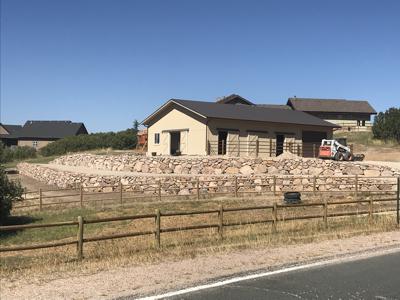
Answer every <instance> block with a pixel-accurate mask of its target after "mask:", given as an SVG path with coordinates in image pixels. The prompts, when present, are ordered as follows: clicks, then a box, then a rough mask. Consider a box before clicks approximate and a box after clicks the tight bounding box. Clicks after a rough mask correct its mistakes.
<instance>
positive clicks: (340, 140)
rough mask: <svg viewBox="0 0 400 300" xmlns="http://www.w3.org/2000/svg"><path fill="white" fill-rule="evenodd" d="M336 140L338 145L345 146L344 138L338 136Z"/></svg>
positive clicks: (345, 140)
mask: <svg viewBox="0 0 400 300" xmlns="http://www.w3.org/2000/svg"><path fill="white" fill-rule="evenodd" d="M336 140H337V142H338V143H339V144H340V145H343V146H345V147H347V139H346V138H338V139H336Z"/></svg>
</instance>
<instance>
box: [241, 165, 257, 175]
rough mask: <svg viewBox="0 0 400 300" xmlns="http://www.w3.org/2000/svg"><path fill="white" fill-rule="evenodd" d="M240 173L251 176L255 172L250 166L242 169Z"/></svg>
mask: <svg viewBox="0 0 400 300" xmlns="http://www.w3.org/2000/svg"><path fill="white" fill-rule="evenodd" d="M240 173H241V174H243V175H250V174H253V173H254V171H253V169H252V168H251V167H250V166H243V167H241V168H240Z"/></svg>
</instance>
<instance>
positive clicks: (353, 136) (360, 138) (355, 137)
mask: <svg viewBox="0 0 400 300" xmlns="http://www.w3.org/2000/svg"><path fill="white" fill-rule="evenodd" d="M333 137H334V138H347V143H348V144H355V145H356V144H357V145H363V146H385V147H399V144H398V143H396V142H394V141H386V142H385V141H384V140H380V139H375V138H374V136H373V134H372V132H334V134H333Z"/></svg>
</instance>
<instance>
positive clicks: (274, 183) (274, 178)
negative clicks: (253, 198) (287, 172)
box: [272, 175, 276, 196]
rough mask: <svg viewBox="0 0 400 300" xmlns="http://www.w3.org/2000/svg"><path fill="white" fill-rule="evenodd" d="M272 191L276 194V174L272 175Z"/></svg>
mask: <svg viewBox="0 0 400 300" xmlns="http://www.w3.org/2000/svg"><path fill="white" fill-rule="evenodd" d="M272 191H273V192H274V196H276V175H274V177H273V185H272Z"/></svg>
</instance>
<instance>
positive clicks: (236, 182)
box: [235, 176, 238, 198]
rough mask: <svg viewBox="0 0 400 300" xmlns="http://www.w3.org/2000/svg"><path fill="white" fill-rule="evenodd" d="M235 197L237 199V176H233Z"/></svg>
mask: <svg viewBox="0 0 400 300" xmlns="http://www.w3.org/2000/svg"><path fill="white" fill-rule="evenodd" d="M235 197H236V198H237V197H238V179H237V176H235Z"/></svg>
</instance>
